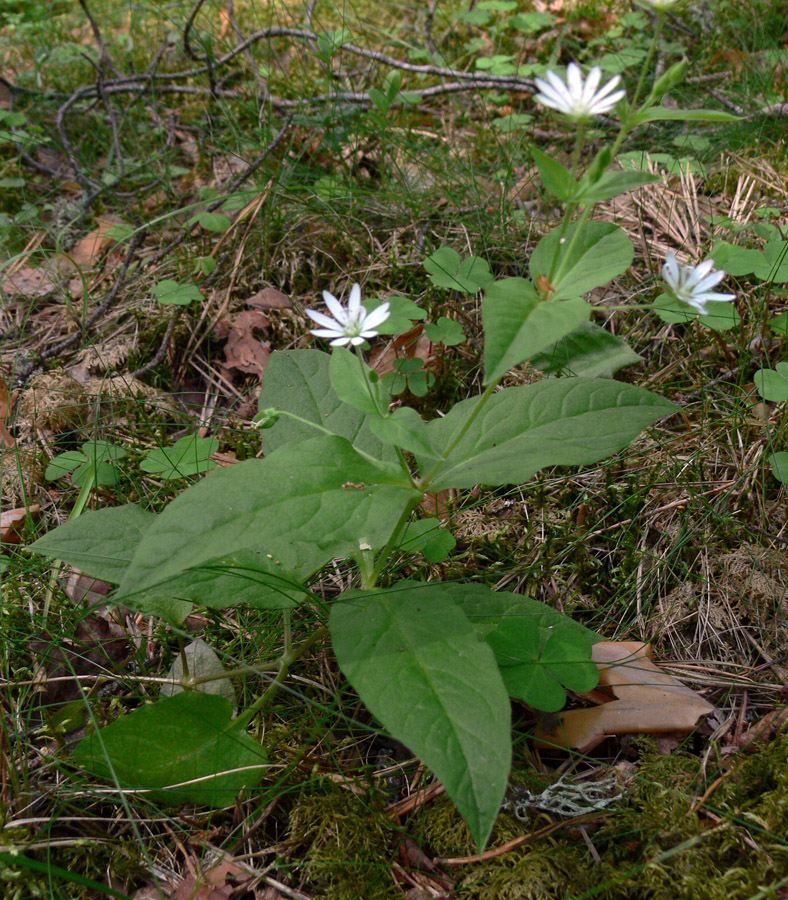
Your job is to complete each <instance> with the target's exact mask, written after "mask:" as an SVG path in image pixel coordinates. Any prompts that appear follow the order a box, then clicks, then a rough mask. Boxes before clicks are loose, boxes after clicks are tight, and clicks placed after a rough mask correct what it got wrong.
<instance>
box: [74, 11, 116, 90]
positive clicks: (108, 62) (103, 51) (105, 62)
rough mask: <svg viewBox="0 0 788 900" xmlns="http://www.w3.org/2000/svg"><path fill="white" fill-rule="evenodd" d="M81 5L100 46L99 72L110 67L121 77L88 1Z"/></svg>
mask: <svg viewBox="0 0 788 900" xmlns="http://www.w3.org/2000/svg"><path fill="white" fill-rule="evenodd" d="M79 5H80V6H81V7H82V12H83V13H85V17H86V18H87V20H88V22H90V27H91V29H92V30H93V37H94V38H95V39H96V43H97V44H98V48H99V65H98V67H99V71H101V70H102V68H103V67H104V66H108V67H109V68H110V69H112V71H113V72H115V74H116V75H120V71H119V70H118V68H117V67H116V66H115V64H114V63H113V62H112V59H111V57H110V55H109V52H108V51H107V46H106V44H105V43H104V39H103V38H102V36H101V29H100V28H99V27H98V23H97V22H96V20H95V19H94V18H93V14H92V13H91V12H90V10H89V9H88V5H87V3H86V0H79Z"/></svg>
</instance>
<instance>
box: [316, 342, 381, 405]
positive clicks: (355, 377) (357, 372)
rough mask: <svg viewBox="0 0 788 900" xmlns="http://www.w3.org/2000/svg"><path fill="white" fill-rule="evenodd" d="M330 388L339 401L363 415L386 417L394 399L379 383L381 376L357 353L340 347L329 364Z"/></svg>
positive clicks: (332, 355)
mask: <svg viewBox="0 0 788 900" xmlns="http://www.w3.org/2000/svg"><path fill="white" fill-rule="evenodd" d="M329 374H330V377H331V387H332V388H334V391H335V392H336V395H337V397H339V399H340V400H342V401H343V402H344V403H348V404H350V406H352V407H354V408H355V409H357V410H360V411H361V412H362V413H365V414H366V415H370V416H384V415H385V414H386V411H387V410H388V408H389V402H390V400H391V397H390V395H389V393H388V391H387V390H386V389H385V388H384V387H383V385H382V384H381V381H380V375H378V373H377V372H376V371H375V370H374V369H370V367H369V366H368V365H367V364H366V363H365V362H364V361H363V360H362V359H361V358H360V357H359V356H356V354H355V353H351V352H350V350H346V349H345V348H344V347H337V348H336V349H335V350H334V352H333V353H332V354H331V362H330V363H329Z"/></svg>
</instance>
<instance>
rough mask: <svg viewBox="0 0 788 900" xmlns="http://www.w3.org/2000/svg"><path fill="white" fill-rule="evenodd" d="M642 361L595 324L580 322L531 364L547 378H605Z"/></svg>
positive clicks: (617, 339) (630, 349)
mask: <svg viewBox="0 0 788 900" xmlns="http://www.w3.org/2000/svg"><path fill="white" fill-rule="evenodd" d="M642 359H643V357H642V356H640V354H638V353H635V351H634V350H633V349H632V348H631V347H630V346H629V344H628V343H627V342H626V341H625V340H623V339H622V338H620V337H618V335H615V334H611V333H610V332H609V331H606V330H605V329H604V328H600V327H599V325H597V324H595V323H594V322H583V324H582V325H580V326H578V327H577V328H575V330H574V331H573V332H571V333H570V334H567V335H566V336H565V337H563V338H561V340H560V341H558V342H557V343H555V344H553V346H552V347H549V348H548V349H547V350H545V351H544V352H543V353H537V354H536V355H535V356H532V357H531V365H533V366H535V367H536V368H537V369H541V370H542V371H543V372H546V373H547V374H548V375H584V376H586V377H587V378H607V377H609V376H611V375H612V374H613V373H614V372H617V371H618V370H619V369H623V368H624V367H625V366H631V365H634V364H635V363H637V362H641V361H642Z"/></svg>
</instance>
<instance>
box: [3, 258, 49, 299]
mask: <svg viewBox="0 0 788 900" xmlns="http://www.w3.org/2000/svg"><path fill="white" fill-rule="evenodd" d="M56 289H57V282H56V281H54V280H53V276H52V270H51V268H50V267H49V266H39V267H37V268H33V267H31V266H25V267H23V268H21V269H17V271H16V272H14V273H13V274H11V275H9V276H8V277H7V278H5V279H4V280H3V282H2V284H0V291H2V293H4V294H5V295H6V296H7V297H48V296H49V295H50V294H51V293H53V292H54V291H55V290H56Z"/></svg>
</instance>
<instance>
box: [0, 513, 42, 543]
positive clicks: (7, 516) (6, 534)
mask: <svg viewBox="0 0 788 900" xmlns="http://www.w3.org/2000/svg"><path fill="white" fill-rule="evenodd" d="M39 512H41V509H40V507H39V505H38V504H37V503H31V504H30V506H28V507H24V506H20V507H19V509H8V510H6V511H5V512H4V513H2V515H0V541H2V542H3V543H4V544H18V543H19V531H20V530H21V529H22V527H23V526H24V524H25V522H26V521H27V517H28V516H31V517H32V518H35V517H36V516H37V515H38V514H39Z"/></svg>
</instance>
